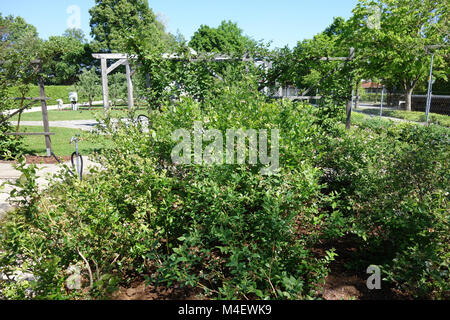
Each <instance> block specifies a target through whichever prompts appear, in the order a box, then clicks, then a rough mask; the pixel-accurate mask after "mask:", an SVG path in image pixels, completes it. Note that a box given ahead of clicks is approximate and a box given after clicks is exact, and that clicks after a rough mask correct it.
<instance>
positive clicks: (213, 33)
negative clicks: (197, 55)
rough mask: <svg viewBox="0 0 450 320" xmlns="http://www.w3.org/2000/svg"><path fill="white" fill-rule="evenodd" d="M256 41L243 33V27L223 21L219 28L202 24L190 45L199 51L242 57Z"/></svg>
mask: <svg viewBox="0 0 450 320" xmlns="http://www.w3.org/2000/svg"><path fill="white" fill-rule="evenodd" d="M254 44H255V42H254V41H253V40H251V39H250V38H249V37H247V36H244V35H243V31H242V29H240V28H239V27H238V25H237V24H236V23H233V22H231V21H222V23H221V24H220V25H219V27H217V28H211V27H208V26H206V25H202V26H200V28H199V29H198V30H197V31H196V32H195V34H194V36H193V37H192V39H191V41H190V42H189V46H190V47H191V48H193V49H194V50H196V51H198V52H215V53H221V54H231V55H236V56H240V57H242V55H244V53H245V52H246V51H247V50H250V49H251V47H252V46H254Z"/></svg>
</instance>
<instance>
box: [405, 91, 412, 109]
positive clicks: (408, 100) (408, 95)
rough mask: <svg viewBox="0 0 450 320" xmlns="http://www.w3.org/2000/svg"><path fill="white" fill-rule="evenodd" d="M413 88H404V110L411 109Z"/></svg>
mask: <svg viewBox="0 0 450 320" xmlns="http://www.w3.org/2000/svg"><path fill="white" fill-rule="evenodd" d="M413 90H414V87H411V88H407V89H406V111H411V106H412V93H413Z"/></svg>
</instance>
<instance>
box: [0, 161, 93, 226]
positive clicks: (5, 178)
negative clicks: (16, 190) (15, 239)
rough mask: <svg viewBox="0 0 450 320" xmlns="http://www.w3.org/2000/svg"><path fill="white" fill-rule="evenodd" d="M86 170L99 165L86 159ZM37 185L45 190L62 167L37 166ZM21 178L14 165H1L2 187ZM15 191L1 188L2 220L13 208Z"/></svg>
mask: <svg viewBox="0 0 450 320" xmlns="http://www.w3.org/2000/svg"><path fill="white" fill-rule="evenodd" d="M84 163H85V170H84V172H89V168H92V167H95V166H98V164H96V163H94V162H92V161H90V160H89V159H84ZM66 164H67V165H68V166H69V167H70V166H71V164H70V163H69V162H67V163H66ZM37 167H38V172H37V176H38V179H37V184H38V186H39V189H41V190H42V189H44V188H45V187H46V186H47V185H48V183H49V181H50V180H51V179H52V176H53V175H54V174H56V173H58V172H59V171H60V170H63V169H62V167H61V166H60V165H57V164H41V165H37ZM20 176H21V172H20V171H17V170H16V169H14V167H13V165H12V164H10V163H0V186H1V185H2V184H3V183H5V182H13V181H15V180H17V179H19V178H20ZM12 190H13V187H12V186H10V185H4V186H3V188H2V187H0V220H1V219H2V218H3V217H4V215H5V214H6V212H7V211H9V210H10V209H11V208H12V206H11V204H10V203H9V201H8V199H9V193H10V192H11V191H12Z"/></svg>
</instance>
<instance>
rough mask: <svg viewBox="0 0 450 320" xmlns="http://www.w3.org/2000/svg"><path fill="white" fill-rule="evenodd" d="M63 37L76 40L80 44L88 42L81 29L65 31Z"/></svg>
mask: <svg viewBox="0 0 450 320" xmlns="http://www.w3.org/2000/svg"><path fill="white" fill-rule="evenodd" d="M63 36H64V37H66V38H73V39H77V40H78V41H80V42H81V43H87V42H88V41H87V39H86V35H85V34H84V31H83V30H81V29H76V28H72V29H67V30H66V31H65V32H64V33H63Z"/></svg>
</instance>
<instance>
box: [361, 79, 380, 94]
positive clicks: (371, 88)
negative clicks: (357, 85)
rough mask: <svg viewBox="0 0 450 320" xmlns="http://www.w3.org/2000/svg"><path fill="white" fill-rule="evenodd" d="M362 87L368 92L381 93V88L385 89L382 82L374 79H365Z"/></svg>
mask: <svg viewBox="0 0 450 320" xmlns="http://www.w3.org/2000/svg"><path fill="white" fill-rule="evenodd" d="M361 87H362V88H363V89H364V90H365V92H366V93H381V90H383V85H382V84H380V83H376V82H372V81H364V82H363V83H362V85H361Z"/></svg>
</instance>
